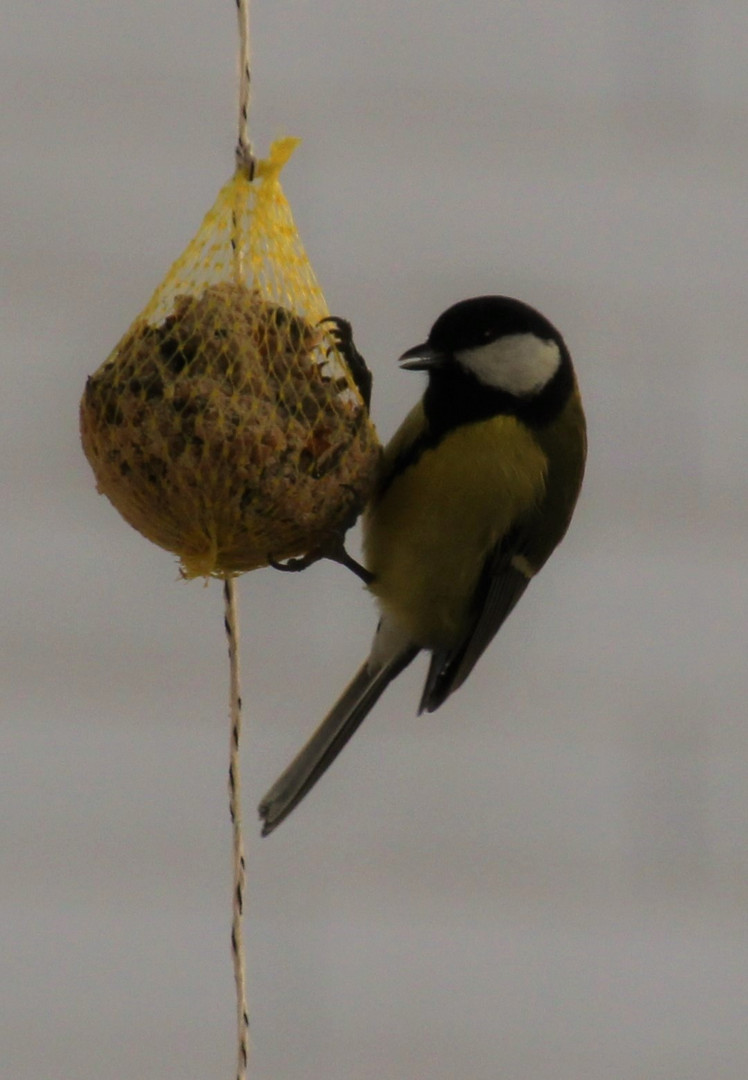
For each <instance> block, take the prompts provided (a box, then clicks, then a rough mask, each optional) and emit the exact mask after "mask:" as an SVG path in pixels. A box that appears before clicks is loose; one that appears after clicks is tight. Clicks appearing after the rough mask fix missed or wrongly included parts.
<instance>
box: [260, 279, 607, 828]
mask: <svg viewBox="0 0 748 1080" xmlns="http://www.w3.org/2000/svg"><path fill="white" fill-rule="evenodd" d="M340 323H341V325H343V326H348V325H349V324H345V323H343V321H342V320H340ZM349 346H350V348H351V349H352V350H353V351H354V352H355V346H353V344H352V339H351V341H350V342H349ZM356 356H357V358H358V360H359V361H360V360H361V357H360V354H358V353H356ZM399 363H400V366H401V368H402V369H404V370H405V371H408V372H413V371H414V372H425V373H426V375H427V384H426V389H425V392H424V394H423V397H422V399H421V400H420V401H419V402H418V404H417V405H416V406H415V407H414V408H413V409H412V410H411V411H410V413H409V414H408V415H407V416H406V418H405V420H404V421H403V423H402V425H401V426H400V428H399V429H398V430H397V432H396V433H395V435H394V436H393V438H392V439H391V441H390V442H389V443H388V445H387V446H386V447H385V449H384V452H383V454H382V459H381V463H380V469H379V473H378V478H377V480H376V483H375V487H374V492H373V495H372V496H371V498H370V500H369V502H368V504H367V506H366V508H365V510H364V514H363V530H362V548H363V556H364V567H365V574H364V575H362V576H364V577H365V580H366V582H367V586H368V589H369V591H370V593H371V594H372V595H373V597H374V598H375V599H376V601H377V604H378V607H379V611H380V618H379V622H378V625H377V629H376V633H375V635H374V640H373V643H372V646H371V650H370V653H369V655H368V657H367V659H366V660H365V661H364V663H363V664H362V666H361V667H360V668H359V670H358V671H357V673H356V674H355V675H354V677H353V679H352V681H351V682H350V683H349V685H348V686H347V687H346V689H345V690H344V691H343V693H342V694H341V696H340V698H339V699H338V701H337V702H336V703H335V705H333V707H332V709H331V710H330V712H329V713H328V714H327V716H326V717H325V719H324V720H323V721H322V723H321V724H320V726H319V727H318V728H317V730H316V731H315V732H314V733H313V735H312V736H311V738H310V739H309V741H308V742H307V743H306V745H305V746H304V747H303V748H302V749H301V751H300V752H299V754H298V755H297V756H296V757H295V758H294V760H293V761H292V762H291V764H290V765H289V766H288V768H287V769H286V770H285V771H284V772H283V773H282V774H281V776H280V777H279V778H278V780H277V781H276V782H275V784H274V785H273V786H272V787H271V788H270V790H269V791H268V793H267V794H266V795H265V797H264V798H263V800H262V802H261V803H260V806H259V813H260V817H261V820H262V835H263V836H267V835H268V834H269V833H271V832H272V831H273V830H274V829H275V828H277V826H278V825H279V824H280V823H281V822H282V821H283V820H284V819H285V818H286V817H287V816H288V814H290V812H291V811H292V810H293V809H294V808H295V807H296V806H297V805H298V803H299V802H300V801H301V800H302V799H303V798H304V796H305V795H306V794H307V793H308V792H309V790H310V789H311V788H312V787H313V785H314V784H315V783H316V782H317V780H319V778H320V776H321V775H322V774H323V773H324V772H325V770H326V769H327V768H328V766H329V765H330V764H331V763H332V762H333V760H334V759H335V758H336V757H337V756H338V754H339V753H340V751H341V750H342V749H343V747H344V746H345V745H346V743H347V742H348V740H349V739H350V738H351V736H352V735H353V734H354V733H355V732H356V731H357V729H358V728H359V726H360V724H361V723H362V722H363V720H364V719H365V718H366V716H367V715H368V714H369V712H370V711H371V709H372V708H373V707H374V705H375V704H376V702H377V701H378V700H379V698H380V696H381V695H382V693H383V692H384V690H385V689H386V688H387V686H389V684H390V683H391V682H392V681H393V679H395V678H396V677H397V676H398V675H399V674H400V673H401V672H402V671H403V670H404V669H405V668H406V667H407V666H408V665H409V664H410V663H411V661H412V660H413V659H414V657H415V656H416V655H417V654H418V653H420V652H421V651H425V652H427V653H429V654H430V662H429V667H428V673H427V676H426V680H425V685H424V688H423V692H422V695H421V699H420V706H419V710H418V711H419V714H420V713H422V712H433V711H434V710H436V709H438V708H439V707H440V706H441V705H442V704H443V703H444V701H446V699H447V698H448V697H449V696H450V694H452V693H453V692H454V691H455V690H457V689H458V687H460V686H461V685H462V683H463V682H464V681H465V679H466V678H467V677H468V675H469V674H470V673H471V671H472V670H473V667H474V666H475V664H476V662H477V661H478V659H479V658H480V657H481V655H482V654H483V652H484V651H485V649H486V648H487V646H488V645H489V643H490V642H491V640H492V639H493V637H494V636H495V634H496V632H497V631H498V629H499V628H500V626H501V625H502V623H503V622H504V620H505V619H506V618H507V616H508V615H509V614H510V612H511V611H512V610H513V608H514V606H515V605H516V603H517V601H518V600H519V599H520V597H521V596H522V594H523V593H524V591H525V589H526V588H527V586H528V585H529V583H530V581H531V580H532V579H533V578H534V577H535V575H536V574H537V573H538V571H539V570H540V569H541V568H542V566H543V565H544V564H545V562H546V560H547V559H548V558H549V556H550V555H551V553H552V552H553V551H554V549H555V548H556V547H557V545H558V544H559V542H560V541H561V540H562V539H563V537H564V535H565V533H566V531H567V528H568V526H569V522H570V521H571V517H572V514H573V512H574V508H575V505H576V503H577V498H578V495H579V491H580V488H581V485H582V479H583V475H584V468H585V460H586V455H587V436H586V423H585V415H584V410H583V407H582V401H581V397H580V393H579V388H578V384H577V379H576V375H575V372H574V368H573V365H572V359H571V355H570V353H569V350H568V348H567V346H566V343H565V342H564V339H563V338H562V336H561V334H560V333H559V331H558V330H557V329H556V328H555V326H553V324H552V323H551V322H549V320H548V319H546V318H545V316H543V315H541V314H540V312H539V311H537V310H535V309H534V308H532V307H530V306H529V305H528V304H526V303H524V302H522V301H521V300H516V299H512V298H511V297H507V296H478V297H473V298H471V299H467V300H462V301H460V302H459V303H456V304H454V305H452V306H451V307H450V308H448V309H447V310H446V311H444V312H443V314H441V315H440V316H439V318H438V319H437V320H436V322H435V323H434V324H433V326H432V328H431V331H430V333H429V335H428V337H427V339H426V340H425V341H424V342H423V343H422V344H420V345H416V346H415V347H414V348H411V349H408V350H407V352H405V353H403V355H402V356H401V357H400V360H399Z"/></svg>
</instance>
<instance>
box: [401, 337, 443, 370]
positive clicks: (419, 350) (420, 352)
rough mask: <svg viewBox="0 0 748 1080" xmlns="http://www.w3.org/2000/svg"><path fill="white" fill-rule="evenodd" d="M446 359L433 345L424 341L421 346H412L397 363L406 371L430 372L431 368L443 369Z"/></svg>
mask: <svg viewBox="0 0 748 1080" xmlns="http://www.w3.org/2000/svg"><path fill="white" fill-rule="evenodd" d="M446 362H447V357H446V356H445V354H444V353H443V352H439V350H438V349H435V348H434V347H433V345H429V343H428V342H427V341H424V343H423V344H422V345H414V346H413V348H412V349H408V351H407V352H404V353H403V355H402V356H401V357H400V359H399V361H398V363H399V364H400V367H402V368H405V370H406V371H431V370H432V369H433V368H438V367H443V365H444V364H446Z"/></svg>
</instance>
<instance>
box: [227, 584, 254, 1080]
mask: <svg viewBox="0 0 748 1080" xmlns="http://www.w3.org/2000/svg"><path fill="white" fill-rule="evenodd" d="M223 598H224V625H225V627H226V638H227V639H228V646H229V671H230V686H231V689H230V695H229V700H230V716H231V744H230V752H229V813H230V815H231V825H232V829H233V854H234V888H233V919H232V923H231V954H232V958H233V962H234V981H235V983H236V1020H237V1038H238V1043H237V1062H236V1080H246V1077H247V1061H248V1059H249V1016H248V1012H247V990H246V985H245V960H244V934H243V931H242V917H243V914H244V887H245V883H246V865H245V862H244V841H243V839H242V806H241V796H242V789H241V771H240V765H239V740H240V736H241V727H242V697H241V684H240V680H239V615H238V611H237V603H236V579H235V578H233V577H227V578H226V579H225V580H224V583H223Z"/></svg>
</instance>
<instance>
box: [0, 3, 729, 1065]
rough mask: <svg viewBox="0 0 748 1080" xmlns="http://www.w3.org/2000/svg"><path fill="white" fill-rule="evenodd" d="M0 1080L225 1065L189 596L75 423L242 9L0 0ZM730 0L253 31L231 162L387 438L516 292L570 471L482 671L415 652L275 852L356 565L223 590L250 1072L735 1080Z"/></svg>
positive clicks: (211, 115)
mask: <svg viewBox="0 0 748 1080" xmlns="http://www.w3.org/2000/svg"><path fill="white" fill-rule="evenodd" d="M2 7H3V11H2V24H3V33H2V37H1V38H0V58H1V63H0V92H1V93H2V101H3V109H2V113H1V114H0V126H1V127H2V135H1V138H2V146H3V181H2V237H3V239H2V244H0V265H1V272H2V289H1V292H0V304H1V305H2V319H1V321H0V340H1V341H2V361H1V364H2V366H1V368H0V371H1V383H0V385H1V386H2V396H1V397H0V462H2V507H3V511H2V519H1V524H0V545H1V550H2V560H1V561H0V590H1V592H2V619H1V629H0V633H1V634H2V648H1V652H0V681H1V684H2V698H1V705H0V708H1V710H2V711H1V716H0V821H1V822H2V826H0V970H2V981H1V982H0V1047H1V1048H2V1049H1V1050H0V1076H2V1077H3V1078H5V1077H8V1080H10V1078H12V1080H32V1078H33V1080H38V1078H40V1077H45V1078H47V1077H49V1078H51V1080H58V1078H60V1080H68V1078H73V1077H74V1078H76V1080H99V1078H100V1077H102V1076H108V1077H116V1078H117V1080H142V1078H143V1077H149V1078H150V1077H154V1078H155V1077H158V1078H159V1080H172V1078H173V1080H176V1078H180V1080H185V1078H190V1080H207V1078H209V1077H210V1078H219V1077H220V1078H223V1077H231V1076H232V1075H233V1068H234V1064H233V1063H234V1012H233V1009H234V1004H233V984H232V976H231V967H230V955H229V946H228V938H229V920H230V830H229V822H228V814H227V805H226V804H227V800H226V790H225V788H226V785H225V778H226V769H227V755H228V722H227V718H226V711H227V706H226V699H227V678H228V676H227V664H226V656H225V643H224V639H223V632H222V605H221V594H220V593H221V591H220V586H219V585H218V584H217V583H212V584H211V585H210V586H209V587H207V588H204V587H203V586H202V584H201V583H200V582H193V583H191V584H184V583H180V582H179V581H178V580H177V573H176V565H175V562H174V560H173V558H172V557H171V556H169V555H168V554H167V553H165V552H163V551H161V550H159V549H157V548H155V547H153V546H151V545H149V544H147V543H146V542H145V541H144V540H143V539H142V538H141V537H140V536H139V535H138V534H136V533H135V532H134V531H133V530H131V529H130V528H128V527H127V526H126V525H125V524H124V523H123V521H122V520H121V519H120V518H119V517H118V515H117V514H116V512H115V511H114V510H113V509H112V508H111V506H110V505H109V504H108V503H107V502H106V500H105V499H103V498H101V497H99V496H97V494H96V492H95V489H94V484H93V479H92V475H91V473H90V470H89V468H88V465H87V463H86V461H85V459H84V458H83V455H82V453H81V451H80V447H79V442H78V432H77V408H78V399H79V397H80V394H81V392H82V390H83V385H84V382H85V378H86V376H87V375H88V374H89V373H90V372H92V371H93V370H94V369H95V368H96V367H97V366H98V365H99V364H100V363H101V361H102V360H103V359H104V358H105V357H106V355H107V354H108V353H109V351H110V349H111V348H112V347H113V345H114V344H115V343H116V341H117V340H118V339H119V337H120V336H121V334H122V333H123V332H124V330H125V329H126V327H127V326H128V325H129V323H130V321H131V320H132V318H133V317H134V316H135V315H136V314H137V313H138V311H139V310H140V308H141V307H142V306H143V305H144V303H145V302H146V300H147V299H148V297H149V295H150V293H151V291H152V289H153V288H154V287H155V285H156V284H157V283H158V281H159V280H160V278H161V277H162V276H163V274H164V273H165V272H166V270H167V269H168V267H169V265H170V263H171V261H172V260H173V259H174V258H175V257H176V256H177V255H178V254H179V252H180V251H181V250H182V248H183V247H184V245H185V244H186V242H187V241H188V240H189V238H190V237H191V235H192V234H193V232H194V231H195V229H196V227H197V225H198V224H199V222H200V220H201V218H202V216H203V214H204V212H205V211H206V210H207V209H208V207H209V206H210V205H211V203H212V202H213V199H214V198H215V195H216V193H217V191H218V189H219V187H220V186H221V185H222V184H223V182H224V181H225V180H226V179H227V178H228V176H229V175H230V172H231V169H232V166H233V145H234V139H235V93H236V90H235V53H236V30H235V16H234V5H233V3H231V2H229V0H222V2H218V0H214V2H208V0H200V2H199V0H183V2H182V3H176V2H174V0H172V2H163V3H159V4H153V3H148V2H146V0H129V2H128V3H114V2H109V3H107V2H102V0H77V2H76V3H72V4H71V3H70V2H69V0H68V2H62V0H52V2H50V3H48V4H43V5H40V4H33V5H32V4H23V5H21V4H12V3H11V2H10V0H3V2H2ZM747 50H748V7H746V4H745V2H744V0H700V2H699V0H661V2H656V0H655V2H653V0H646V2H644V0H596V2H593V0H569V2H568V3H565V4H550V3H540V2H538V0H525V2H523V3H500V2H497V0H463V2H462V3H460V4H442V3H436V2H434V0H432V2H422V3H418V4H412V3H411V4H408V3H395V2H393V0H378V2H377V3H370V4H351V3H344V2H343V0H325V2H322V0H320V2H317V3H314V2H312V0H272V2H271V0H255V3H254V7H253V58H254V63H253V75H254V88H255V91H254V99H253V106H252V114H251V130H252V135H253V138H254V141H255V144H256V147H257V149H258V151H259V152H260V153H264V152H265V151H266V150H267V147H268V145H269V143H270V141H271V139H272V138H274V137H276V136H277V135H280V134H296V135H300V136H301V137H302V138H303V143H302V145H301V147H300V148H299V150H298V151H297V152H296V155H295V156H294V158H293V160H292V161H291V162H290V163H289V165H288V166H287V168H286V170H285V173H284V177H283V179H284V186H285V190H286V193H287V195H288V197H289V199H290V201H291V204H292V206H293V209H294V212H295V215H296V220H297V224H298V226H299V229H300V231H301V233H302V237H303V239H304V241H305V244H306V247H307V249H308V252H309V254H310V256H311V258H312V261H313V263H314V266H315V269H316V271H317V273H318V276H319V278H320V281H321V283H322V285H323V288H324V290H325V293H326V297H327V300H328V303H329V305H330V308H331V309H332V310H333V311H334V312H337V313H340V314H343V315H345V316H347V317H348V318H350V319H351V320H352V321H353V324H354V327H355V330H356V336H357V341H358V344H359V346H360V348H361V350H362V352H363V353H364V355H365V356H367V358H368V360H369V362H370V365H371V367H372V368H373V370H374V374H375V379H376V384H375V392H374V403H373V413H374V418H375V420H376V422H377V424H378V427H379V430H380V434H381V436H382V438H383V439H386V438H388V437H389V435H390V434H391V433H392V432H393V431H394V430H395V428H396V426H397V424H398V423H399V420H400V419H401V417H402V416H403V415H404V413H405V411H406V409H407V408H408V407H409V406H410V404H411V403H412V402H414V401H415V400H416V398H417V397H418V395H419V394H420V393H421V390H422V383H421V381H420V377H419V376H414V375H413V374H409V373H405V372H400V371H399V370H398V369H397V367H396V365H395V363H394V360H395V358H396V357H397V356H399V355H400V353H402V352H403V351H404V350H405V349H406V348H408V347H409V346H411V345H413V344H415V343H417V342H418V341H421V340H422V339H423V338H424V336H425V335H426V333H427V332H428V329H429V327H430V325H431V323H432V322H433V320H434V319H435V317H436V316H437V315H438V314H439V313H440V312H441V311H442V310H443V309H444V308H445V307H447V306H448V305H449V304H451V303H452V302H454V301H456V300H458V299H462V298H463V297H466V296H470V295H473V294H478V293H485V292H502V293H508V294H513V295H516V296H518V297H521V298H522V299H524V300H526V301H528V302H530V303H531V304H533V305H535V306H537V307H538V308H539V309H540V310H542V311H543V312H544V313H545V314H546V315H547V316H548V317H549V318H551V319H552V321H553V322H554V323H556V324H557V325H558V326H559V328H560V329H561V330H562V332H563V333H564V335H565V337H566V340H567V342H568V344H569V346H570V348H571V351H572V354H573V356H574V358H575V363H576V367H577V372H578V375H579V379H580V383H581V386H582V392H583V396H584V400H585V404H586V409H587V416H588V422H589V436H590V458H589V468H588V475H587V480H586V484H585V488H584V491H583V495H582V499H581V502H580V505H579V508H578V512H577V515H576V518H575V520H574V522H573V525H572V528H571V530H570V532H569V535H568V538H567V540H566V541H565V543H564V545H563V546H562V548H561V549H560V550H559V552H558V553H557V554H556V556H555V557H554V558H553V560H552V561H551V563H550V564H549V566H548V567H547V568H546V569H545V570H544V572H543V574H542V575H541V576H540V578H539V579H538V581H537V582H536V583H534V584H533V586H532V588H531V589H530V590H529V591H528V593H527V594H526V595H525V597H524V599H523V600H522V603H521V604H520V605H519V607H518V609H517V611H516V612H515V613H514V614H513V615H512V618H511V619H510V620H509V622H508V623H507V625H506V626H505V627H504V628H503V629H502V631H501V634H500V635H499V637H498V638H497V640H496V641H495V642H494V644H493V646H492V647H491V649H490V651H489V653H488V654H487V655H486V656H485V657H484V658H483V660H482V661H481V663H480V664H479V666H478V668H477V669H476V671H475V672H474V674H473V675H472V677H471V679H470V680H469V682H468V683H467V685H466V686H465V687H464V688H463V689H461V690H460V692H459V693H458V694H456V695H455V696H454V697H453V698H451V699H450V700H449V702H448V703H447V704H446V705H445V706H444V707H443V708H442V709H441V710H440V711H439V712H438V713H437V714H435V715H434V716H429V717H421V718H420V719H416V717H415V710H416V706H417V702H418V695H419V693H420V685H421V682H422V679H423V676H424V672H425V665H424V663H416V664H414V665H413V667H412V669H411V670H409V671H408V672H407V673H406V674H405V675H404V676H403V677H402V678H401V679H400V680H398V683H397V684H396V685H395V686H393V687H392V688H391V690H390V691H389V692H388V694H387V696H386V697H385V699H384V700H383V702H382V703H381V704H380V706H379V707H378V708H377V710H376V711H375V713H374V714H373V715H372V716H371V718H370V719H369V721H368V723H367V724H366V725H365V726H364V728H363V729H362V731H361V732H360V733H359V735H358V736H357V737H356V739H355V740H354V742H353V743H352V744H351V745H350V747H349V748H348V749H347V750H346V752H345V754H344V755H343V756H342V757H341V759H340V760H339V761H338V762H337V763H336V765H335V767H334V769H333V770H331V772H330V773H329V774H328V776H326V777H325V780H324V782H323V783H321V784H320V785H319V787H318V788H317V789H316V790H315V791H314V793H313V795H311V796H310V797H309V799H308V800H307V801H306V802H305V803H304V804H303V807H302V808H300V809H299V810H298V811H297V812H296V813H295V814H294V815H293V816H292V817H291V818H290V819H289V820H288V822H287V823H286V824H284V826H283V827H282V829H281V830H280V831H279V832H278V833H277V834H275V835H274V836H273V837H272V838H271V839H269V840H265V841H262V842H261V841H260V840H259V837H258V830H257V826H256V819H255V811H254V807H255V805H256V803H257V801H258V800H259V798H260V796H261V795H262V794H263V793H264V791H265V789H266V787H267V786H268V785H269V783H270V782H271V781H272V780H273V779H274V778H275V776H276V774H277V773H278V772H279V770H280V769H281V768H282V767H283V766H285V764H286V763H287V761H288V759H289V758H290V756H291V755H292V754H293V753H295V751H296V749H297V748H298V746H299V745H300V743H301V741H302V740H303V739H304V738H305V737H306V735H307V734H308V733H309V732H310V731H311V729H312V728H313V726H314V725H315V724H316V723H317V722H318V720H319V719H320V718H321V716H322V715H323V713H324V712H325V710H326V708H327V707H328V706H329V705H330V703H331V702H332V700H333V699H334V698H335V696H336V695H337V693H338V691H339V690H340V689H341V687H342V686H343V684H344V683H345V682H346V681H347V679H348V678H349V676H350V675H351V674H352V672H353V670H354V669H355V667H356V666H357V665H358V664H359V663H360V661H361V659H362V657H363V655H364V653H365V651H366V649H367V648H368V643H369V638H370V635H371V633H372V632H373V628H374V621H375V615H374V612H373V606H372V604H371V602H370V600H369V598H368V597H367V595H366V594H365V592H364V591H363V590H362V589H361V588H360V586H359V585H358V583H357V582H356V581H355V579H354V578H353V577H351V576H349V575H347V574H346V573H345V572H344V571H343V570H342V569H339V568H336V567H332V566H319V567H315V568H314V569H312V570H310V571H308V572H307V573H305V574H304V575H303V576H302V577H298V578H294V579H289V578H286V577H281V576H280V575H278V574H276V573H275V572H273V571H269V570H268V571H260V572H256V573H253V574H251V575H248V576H247V577H245V578H243V579H242V580H241V581H240V583H239V592H240V602H241V615H242V624H243V647H242V661H243V667H244V699H245V702H246V704H247V721H246V732H245V736H246V737H245V742H244V746H243V765H244V794H245V811H246V827H247V832H248V868H249V894H248V928H247V936H248V945H249V998H250V1006H251V1014H252V1027H253V1036H254V1048H253V1059H252V1069H251V1077H252V1080H280V1078H282V1080H311V1078H313V1077H324V1078H325V1080H352V1078H355V1080H404V1078H406V1077H408V1078H410V1077H428V1078H429V1080H454V1078H455V1077H458V1076H469V1077H471V1078H472V1080H497V1077H501V1078H502V1080H531V1078H532V1080H599V1078H601V1077H604V1078H605V1080H640V1078H641V1080H652V1078H654V1077H657V1080H702V1078H704V1080H705V1078H708V1080H744V1077H745V1076H746V1075H748V1025H746V1002H747V1001H748V725H747V724H746V701H748V665H747V664H746V636H747V635H746V631H747V629H748V627H747V625H746V610H747V609H748V509H747V508H748V483H747V480H746V458H747V456H748V454H747V451H748V439H747V438H746V425H747V422H746V402H747V401H748V370H747V366H746V342H748V303H746V263H747V261H748V260H747V257H746V241H747V238H748V195H747V192H746V177H747V176H748V66H747V65H746V61H745V58H746V52H747Z"/></svg>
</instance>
